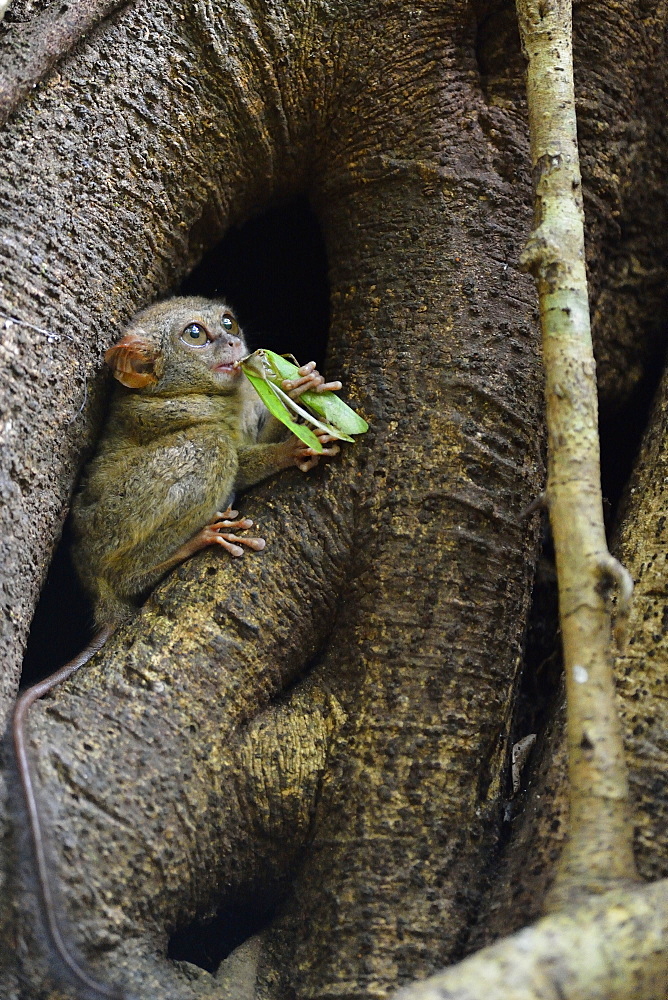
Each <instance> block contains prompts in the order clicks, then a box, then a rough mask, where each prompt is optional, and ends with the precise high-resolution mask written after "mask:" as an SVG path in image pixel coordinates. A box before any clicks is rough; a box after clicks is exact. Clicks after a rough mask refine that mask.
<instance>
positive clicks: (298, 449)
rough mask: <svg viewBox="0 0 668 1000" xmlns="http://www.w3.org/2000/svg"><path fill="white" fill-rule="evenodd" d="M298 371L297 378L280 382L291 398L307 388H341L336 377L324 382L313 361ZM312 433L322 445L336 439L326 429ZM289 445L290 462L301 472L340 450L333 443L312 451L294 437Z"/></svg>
mask: <svg viewBox="0 0 668 1000" xmlns="http://www.w3.org/2000/svg"><path fill="white" fill-rule="evenodd" d="M298 372H299V378H295V379H290V378H285V379H283V381H282V383H281V386H282V388H283V391H284V392H287V394H288V396H289V397H290V398H291V399H297V398H298V397H299V396H301V394H302V393H303V392H307V391H308V390H309V389H310V390H312V391H313V392H338V390H339V389H341V388H342V383H341V382H339V381H338V379H337V380H336V381H335V382H325V379H324V377H323V376H322V375H321V374H320V372H319V371H318V369H317V368H316V366H315V361H309V363H308V364H306V365H302V366H301V368H299V369H298ZM314 433H315V435H316V437H317V438H318V439H319V441H320V444H322V445H328V444H330V443H331V442H332V441H336V440H337V439H336V438H335V437H332V435H331V434H328V433H327V432H326V431H320V430H316V431H315V432H314ZM289 446H290V450H291V454H290V457H291V462H290V464H291V465H292V464H294V465H296V466H297V468H298V469H301V471H302V472H308V471H309V469H312V468H313V467H314V466H316V465H317V464H318V461H319V460H320V459H321V458H322V457H323V456H324V455H338V453H339V452H340V450H341V449H340V448H339V446H338V444H334V445H332V447H331V448H323V449H322V451H321V452H318V451H314V450H313V448H309V446H308V445H307V444H304V442H303V441H300V440H299V438H296V437H293V438H292V440H291V441H290V442H289Z"/></svg>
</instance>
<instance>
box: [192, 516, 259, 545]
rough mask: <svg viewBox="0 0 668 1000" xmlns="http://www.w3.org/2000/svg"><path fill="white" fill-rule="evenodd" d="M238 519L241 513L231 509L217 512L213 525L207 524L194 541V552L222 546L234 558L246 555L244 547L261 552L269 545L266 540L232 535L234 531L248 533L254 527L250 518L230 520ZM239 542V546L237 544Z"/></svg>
mask: <svg viewBox="0 0 668 1000" xmlns="http://www.w3.org/2000/svg"><path fill="white" fill-rule="evenodd" d="M238 517H239V511H238V510H231V508H229V507H228V509H227V510H225V511H223V512H222V513H220V512H219V511H217V512H216V516H215V517H214V519H213V520H212V521H211V523H210V524H205V525H204V527H203V528H202V529H201V530H200V531H198V532H197V534H196V535H195V537H194V538H193V540H192V541H193V543H194V544H195V545H196V548H194V549H193V552H196V551H197V550H198V549H204V548H206V547H207V546H208V545H222V547H223V548H224V549H227V551H228V552H229V553H230V555H232V556H242V555H243V554H244V550H243V549H242V548H241V546H242V545H245V546H246V547H247V548H249V549H253V550H254V551H255V552H261V551H262V549H263V548H264V547H265V545H266V544H267V543H266V542H265V540H264V538H250V537H244V538H242V537H240V536H239V535H235V534H231V533H230V532H233V531H246V530H247V529H248V528H252V527H253V522H252V521H251V519H250V518H249V517H242V518H240V519H239V520H230V518H238ZM237 542H238V543H239V544H235V543H237Z"/></svg>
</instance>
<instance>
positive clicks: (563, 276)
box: [517, 0, 636, 906]
mask: <svg viewBox="0 0 668 1000" xmlns="http://www.w3.org/2000/svg"><path fill="white" fill-rule="evenodd" d="M517 12H518V18H519V23H520V33H521V37H522V45H523V48H524V52H525V54H526V56H527V59H528V70H527V96H528V104H529V127H530V134H531V156H532V165H533V174H534V184H535V225H536V228H535V229H534V232H533V233H532V235H531V238H530V239H529V241H528V244H527V247H526V249H525V251H524V254H523V258H522V263H523V265H524V267H525V268H526V269H527V270H530V271H531V272H532V273H533V275H534V276H535V278H536V283H537V286H538V294H539V300H540V315H541V327H542V333H543V355H544V363H545V372H546V387H545V393H546V402H547V426H548V482H547V497H548V507H549V511H550V522H551V526H552V533H553V536H554V546H555V553H556V562H557V575H558V581H559V613H560V620H561V631H562V636H563V644H564V665H565V672H566V692H567V700H568V710H567V729H568V754H569V783H570V830H569V840H568V844H567V847H566V849H565V851H564V855H563V857H562V859H561V863H560V865H559V868H558V872H557V877H556V882H555V888H554V890H553V894H552V896H551V899H550V905H551V906H560V905H564V903H566V902H567V901H568V900H569V899H572V898H573V897H575V896H578V894H582V893H588V892H601V891H603V890H604V889H605V888H609V887H610V886H611V885H614V884H618V883H620V882H624V881H627V880H629V879H635V878H636V874H635V866H634V861H633V853H632V836H633V830H632V825H631V822H630V816H629V804H628V783H627V776H626V765H625V762H624V753H623V743H622V735H621V727H620V724H619V719H618V716H617V709H616V705H615V693H614V685H613V679H612V630H611V623H610V611H609V607H608V598H609V591H610V589H611V587H612V586H613V585H616V586H617V587H618V601H619V603H620V604H621V605H622V613H621V615H620V616H618V625H620V624H621V623H622V621H623V620H624V617H625V610H626V606H627V605H628V601H629V600H630V596H631V591H632V582H631V580H630V577H629V575H628V573H627V572H626V570H624V569H623V567H622V566H621V565H620V564H619V563H617V562H616V561H615V560H614V559H613V558H612V556H611V555H610V553H609V552H608V549H607V544H606V539H605V531H604V526H603V504H602V497H601V486H600V465H599V441H598V409H597V398H596V369H595V363H594V355H593V350H592V343H591V333H590V326H589V303H588V297H587V279H586V274H585V256H584V226H583V222H584V215H583V210H582V186H581V179H580V167H579V159H578V145H577V133H576V117H575V99H574V91H573V63H572V44H571V2H570V0H517Z"/></svg>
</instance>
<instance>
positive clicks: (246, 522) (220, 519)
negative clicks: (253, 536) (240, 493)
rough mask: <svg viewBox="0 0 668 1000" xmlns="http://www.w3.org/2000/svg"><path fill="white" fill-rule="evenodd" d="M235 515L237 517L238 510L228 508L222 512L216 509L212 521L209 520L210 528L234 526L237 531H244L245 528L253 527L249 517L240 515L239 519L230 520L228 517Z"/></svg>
mask: <svg viewBox="0 0 668 1000" xmlns="http://www.w3.org/2000/svg"><path fill="white" fill-rule="evenodd" d="M236 517H239V511H238V510H230V509H229V508H228V509H227V510H226V511H223V513H222V514H221V512H220V511H219V510H218V511H216V515H215V517H214V519H213V521H211V527H212V528H218V529H220V528H235V529H237V530H238V531H244V530H245V529H246V528H252V527H253V522H252V521H251V519H250V518H249V517H242V518H241V519H240V520H239V521H235V520H230V518H236Z"/></svg>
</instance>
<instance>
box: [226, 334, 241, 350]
mask: <svg viewBox="0 0 668 1000" xmlns="http://www.w3.org/2000/svg"><path fill="white" fill-rule="evenodd" d="M226 341H227V346H228V347H238V346H239V344H240V343H241V341H240V340H239V338H238V337H229V336H228V337H227V338H226Z"/></svg>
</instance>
